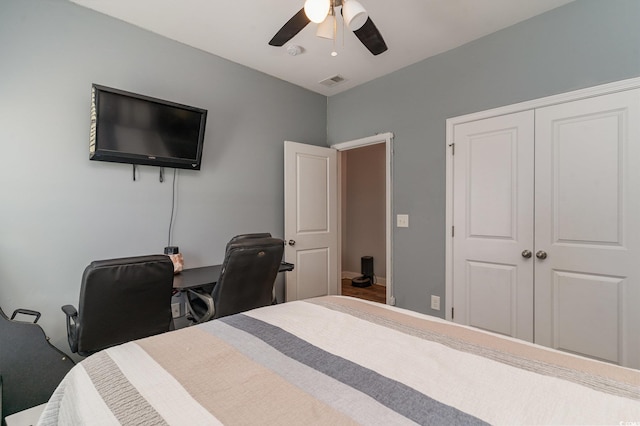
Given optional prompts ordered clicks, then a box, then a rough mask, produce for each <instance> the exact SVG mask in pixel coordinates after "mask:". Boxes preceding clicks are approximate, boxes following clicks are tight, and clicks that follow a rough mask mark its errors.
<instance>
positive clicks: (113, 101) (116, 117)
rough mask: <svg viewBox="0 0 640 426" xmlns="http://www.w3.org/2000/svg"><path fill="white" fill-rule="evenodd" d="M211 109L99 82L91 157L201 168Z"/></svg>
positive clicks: (93, 109)
mask: <svg viewBox="0 0 640 426" xmlns="http://www.w3.org/2000/svg"><path fill="white" fill-rule="evenodd" d="M206 121H207V111H206V110H204V109H201V108H196V107H191V106H187V105H182V104H178V103H175V102H170V101H165V100H162V99H156V98H152V97H149V96H144V95H139V94H135V93H131V92H125V91H124V90H119V89H113V88H110V87H105V86H100V85H98V84H94V85H93V86H92V95H91V137H90V141H89V159H91V160H98V161H112V162H116V163H130V164H144V165H150V166H161V167H173V168H180V169H191V170H200V162H201V159H202V145H203V142H204V129H205V124H206Z"/></svg>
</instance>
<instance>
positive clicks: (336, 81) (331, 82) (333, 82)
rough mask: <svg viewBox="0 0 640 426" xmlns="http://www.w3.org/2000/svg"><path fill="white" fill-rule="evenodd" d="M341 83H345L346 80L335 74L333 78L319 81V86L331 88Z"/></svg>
mask: <svg viewBox="0 0 640 426" xmlns="http://www.w3.org/2000/svg"><path fill="white" fill-rule="evenodd" d="M343 81H346V79H345V78H344V77H343V76H341V75H339V74H337V75H334V76H333V77H329V78H325V79H324V80H322V81H320V84H322V85H323V86H327V87H333V86H335V85H336V84H340V83H342V82H343Z"/></svg>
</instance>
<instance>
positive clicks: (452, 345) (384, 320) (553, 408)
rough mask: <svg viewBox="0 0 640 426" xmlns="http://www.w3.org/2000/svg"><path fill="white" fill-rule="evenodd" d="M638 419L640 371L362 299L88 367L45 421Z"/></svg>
mask: <svg viewBox="0 0 640 426" xmlns="http://www.w3.org/2000/svg"><path fill="white" fill-rule="evenodd" d="M416 423H417V424H447V425H448V424H481V423H490V424H554V423H555V424H616V425H618V424H626V425H630V424H640V372H639V371H636V370H630V369H626V368H622V367H617V366H614V365H610V364H606V363H601V362H598V361H593V360H587V359H584V358H580V357H576V356H573V355H570V354H565V353H562V352H558V351H554V350H550V349H546V348H542V347H538V346H535V345H531V344H528V343H525V342H521V341H517V340H514V339H509V338H503V337H500V336H496V335H493V334H489V333H485V332H482V331H479V330H475V329H471V328H468V327H462V326H459V325H456V324H452V323H449V322H445V321H442V320H439V319H435V318H433V317H429V316H425V315H420V314H417V313H414V312H410V311H405V310H401V309H397V308H393V307H388V306H385V305H380V304H375V303H370V302H365V301H361V300H357V299H352V298H347V297H340V296H328V297H322V298H317V299H310V300H306V301H298V302H289V303H285V304H281V305H276V306H270V307H266V308H261V309H257V310H254V311H250V312H246V313H244V314H240V315H234V316H231V317H226V318H222V319H220V320H215V321H210V322H207V323H205V324H201V325H199V326H195V327H189V328H186V329H182V330H178V331H174V332H171V333H166V334H163V335H159V336H155V337H151V338H147V339H142V340H139V341H136V342H131V343H127V344H124V345H121V346H117V347H114V348H111V349H108V350H106V351H103V352H100V353H98V354H95V355H92V356H91V357H89V358H87V359H86V360H84V361H83V362H81V363H79V364H78V365H76V366H75V367H74V368H73V370H72V371H71V372H70V373H69V374H68V375H67V377H66V378H65V379H64V381H63V382H62V383H61V384H60V386H59V387H58V389H57V390H56V392H55V393H54V395H53V396H52V398H51V400H50V401H49V403H48V405H47V407H46V409H45V411H44V413H43V415H42V417H41V419H40V424H42V425H51V424H64V425H71V424H86V425H99V424H105V425H111V424H149V425H159V424H173V425H215V424H259V425H267V424H269V425H270V424H287V425H307V424H331V425H335V424H379V425H391V424H394V425H395V424H416Z"/></svg>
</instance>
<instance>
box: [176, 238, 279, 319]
mask: <svg viewBox="0 0 640 426" xmlns="http://www.w3.org/2000/svg"><path fill="white" fill-rule="evenodd" d="M265 235H266V236H265ZM268 235H269V234H248V235H247V234H245V235H240V236H236V237H234V238H233V239H232V240H231V241H229V243H228V244H227V248H226V252H225V256H224V261H223V263H222V270H221V272H220V278H219V279H218V282H217V283H216V284H215V286H214V287H213V289H212V290H211V289H208V290H210V291H211V293H209V292H208V291H206V290H189V291H188V293H187V302H188V303H189V308H190V310H191V314H192V316H193V317H194V319H195V320H196V322H204V321H207V320H209V319H215V318H220V317H224V316H227V315H233V314H236V313H239V312H244V311H248V310H250V309H254V308H259V307H262V306H267V305H270V304H271V303H272V302H273V285H274V283H275V279H276V275H277V274H278V270H279V268H280V262H281V261H282V255H283V253H284V241H283V240H281V239H279V238H271V237H269V236H268Z"/></svg>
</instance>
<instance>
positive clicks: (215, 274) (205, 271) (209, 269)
mask: <svg viewBox="0 0 640 426" xmlns="http://www.w3.org/2000/svg"><path fill="white" fill-rule="evenodd" d="M221 269H222V265H213V266H202V267H200V268H190V269H184V270H183V271H182V272H180V273H179V274H176V275H174V276H173V288H175V289H176V290H186V289H188V288H194V287H203V286H205V285H207V284H215V283H216V282H218V278H219V277H220V270H221Z"/></svg>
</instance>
